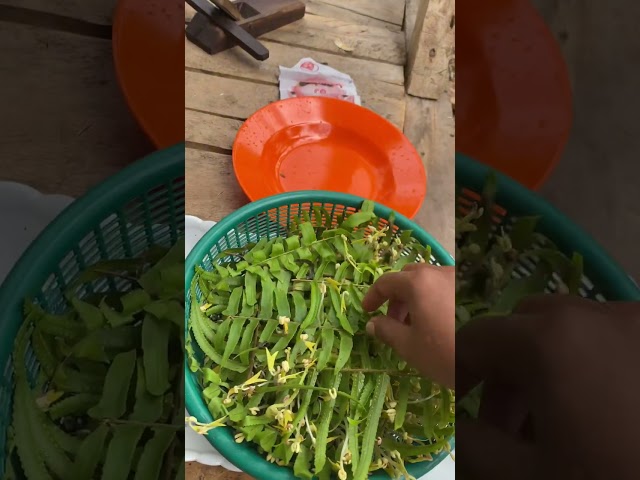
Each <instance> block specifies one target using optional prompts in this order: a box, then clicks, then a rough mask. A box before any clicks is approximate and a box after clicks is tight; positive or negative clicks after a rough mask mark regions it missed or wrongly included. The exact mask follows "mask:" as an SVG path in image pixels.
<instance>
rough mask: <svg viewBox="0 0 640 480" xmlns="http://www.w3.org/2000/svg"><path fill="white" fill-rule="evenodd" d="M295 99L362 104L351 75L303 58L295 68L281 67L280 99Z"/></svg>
mask: <svg viewBox="0 0 640 480" xmlns="http://www.w3.org/2000/svg"><path fill="white" fill-rule="evenodd" d="M294 97H328V98H337V99H339V100H345V101H347V102H351V103H355V104H356V105H360V104H361V102H360V97H359V96H358V92H357V90H356V85H355V83H353V79H352V78H351V77H350V76H349V75H347V74H345V73H342V72H339V71H338V70H335V69H333V68H331V67H328V66H326V65H322V64H321V63H318V62H316V61H315V60H313V59H312V58H303V59H302V60H300V61H299V62H298V64H297V65H296V66H295V67H293V68H287V67H282V66H281V67H280V99H281V100H284V99H285V98H294Z"/></svg>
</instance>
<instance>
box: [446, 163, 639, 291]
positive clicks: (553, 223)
mask: <svg viewBox="0 0 640 480" xmlns="http://www.w3.org/2000/svg"><path fill="white" fill-rule="evenodd" d="M490 173H495V172H493V171H492V170H491V169H490V168H489V167H487V166H485V165H482V164H480V163H478V162H476V161H475V160H473V159H471V158H469V157H467V156H465V155H463V154H456V189H457V194H458V197H459V198H460V199H464V200H466V201H468V202H476V201H478V198H479V197H478V196H479V195H480V193H479V192H481V191H482V188H483V186H484V183H485V181H486V179H487V176H488V175H489V174H490ZM496 177H497V179H498V192H497V198H496V204H497V205H498V206H499V207H500V208H501V209H503V210H504V212H497V213H496V214H497V215H498V216H499V217H500V225H501V226H502V227H503V228H505V230H508V229H509V228H510V226H511V225H512V223H513V221H514V220H515V219H516V218H517V217H519V216H531V215H535V216H539V217H540V222H539V224H538V228H537V231H538V233H541V234H543V235H545V236H546V237H547V238H549V239H550V240H551V241H552V242H554V243H555V244H556V245H557V246H558V248H559V249H560V250H561V251H562V252H563V253H564V254H566V255H569V256H571V255H572V254H573V253H574V252H575V253H579V254H580V255H582V257H583V259H584V273H585V275H584V276H583V278H582V286H581V288H580V294H581V295H582V296H583V297H585V298H590V299H593V300H598V301H616V300H617V301H640V288H638V285H637V284H636V283H635V282H634V280H633V279H632V278H631V277H629V275H627V273H626V272H625V271H624V270H623V269H622V268H621V267H620V266H619V265H618V264H617V263H616V262H615V261H614V260H613V259H612V258H611V257H610V256H609V255H608V254H607V253H606V252H605V251H604V249H603V248H602V247H601V246H600V245H598V244H597V243H596V242H595V241H594V240H593V239H592V238H591V237H590V236H589V234H587V233H586V232H585V231H584V230H582V229H581V228H580V227H578V226H577V225H575V224H574V223H573V222H572V221H571V220H569V219H568V218H567V217H565V216H564V215H563V214H561V213H560V212H559V211H558V210H556V209H555V208H554V207H553V206H551V205H550V204H549V203H548V202H546V201H545V200H543V199H542V197H540V196H539V195H537V194H536V193H534V192H532V191H531V190H528V189H527V188H525V187H523V186H522V185H520V184H519V183H517V182H516V181H514V180H512V179H511V178H509V177H506V176H504V175H501V174H498V173H496ZM533 267H535V265H533V264H525V263H522V264H520V265H519V268H518V269H517V273H518V274H519V275H521V276H528V275H530V274H531V273H532V272H533ZM547 290H548V291H549V292H552V291H554V290H555V285H554V284H553V283H551V284H549V286H548V289H547Z"/></svg>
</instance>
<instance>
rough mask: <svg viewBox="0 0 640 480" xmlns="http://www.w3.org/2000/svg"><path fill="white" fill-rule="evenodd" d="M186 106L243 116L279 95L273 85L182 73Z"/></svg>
mask: <svg viewBox="0 0 640 480" xmlns="http://www.w3.org/2000/svg"><path fill="white" fill-rule="evenodd" d="M184 77H185V83H184V85H185V89H184V91H185V107H187V108H191V109H196V110H202V111H206V112H209V113H213V114H216V115H225V116H228V117H236V118H240V119H245V118H247V117H249V116H250V115H251V114H252V113H254V112H255V111H257V110H259V109H261V108H262V107H264V106H265V105H267V104H269V103H271V102H275V101H276V100H278V98H279V93H278V92H279V90H278V87H277V86H276V85H265V84H260V83H254V82H246V81H242V80H235V79H230V78H224V77H217V76H213V75H208V74H205V73H199V72H191V71H186V72H185V75H184Z"/></svg>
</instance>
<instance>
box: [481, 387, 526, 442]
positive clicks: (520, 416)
mask: <svg viewBox="0 0 640 480" xmlns="http://www.w3.org/2000/svg"><path fill="white" fill-rule="evenodd" d="M528 415H529V407H528V406H527V402H526V401H525V399H524V397H523V395H522V394H521V393H520V392H518V391H517V390H516V389H514V388H513V387H509V386H505V385H501V384H499V383H495V382H486V383H484V384H483V386H482V401H481V403H480V412H479V415H478V417H479V418H480V420H482V421H484V422H486V423H488V424H491V425H493V426H495V427H496V428H498V429H500V430H501V431H503V432H505V433H508V434H510V435H513V436H516V435H519V434H520V432H522V428H523V426H524V424H525V422H526V420H527V416H528Z"/></svg>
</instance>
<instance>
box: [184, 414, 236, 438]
mask: <svg viewBox="0 0 640 480" xmlns="http://www.w3.org/2000/svg"><path fill="white" fill-rule="evenodd" d="M226 419H227V417H226V416H225V417H222V418H219V419H218V420H214V421H213V422H211V423H201V422H198V420H197V419H196V417H185V422H187V423H188V424H189V426H190V427H191V428H192V429H193V430H194V431H195V432H196V433H199V434H201V435H206V434H207V433H208V432H209V430H213V429H214V428H218V427H224V426H225V423H224V422H225V420H226Z"/></svg>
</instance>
